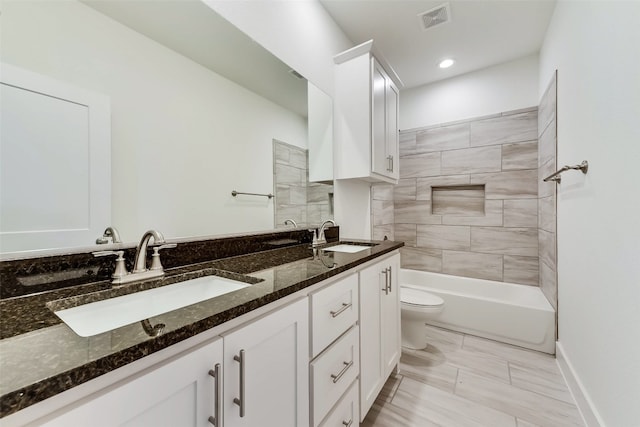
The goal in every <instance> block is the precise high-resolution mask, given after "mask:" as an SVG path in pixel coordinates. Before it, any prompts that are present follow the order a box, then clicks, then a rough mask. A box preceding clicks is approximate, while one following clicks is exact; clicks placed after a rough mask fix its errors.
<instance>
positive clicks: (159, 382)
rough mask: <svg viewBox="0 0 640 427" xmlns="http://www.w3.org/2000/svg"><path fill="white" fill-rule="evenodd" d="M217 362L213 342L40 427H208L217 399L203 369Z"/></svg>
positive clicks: (219, 343)
mask: <svg viewBox="0 0 640 427" xmlns="http://www.w3.org/2000/svg"><path fill="white" fill-rule="evenodd" d="M221 362H222V340H221V339H217V340H216V341H213V342H211V343H209V344H207V345H205V346H203V347H201V348H199V349H197V350H194V351H193V352H191V353H188V354H187V355H185V356H182V357H179V358H177V359H175V360H173V361H171V362H169V363H167V364H165V365H162V366H160V367H158V368H155V369H152V370H151V371H150V372H148V373H144V374H143V375H141V376H139V377H137V378H135V379H133V380H131V381H128V382H126V383H124V384H122V385H119V386H116V387H115V388H113V389H111V390H109V391H107V392H106V393H101V394H100V395H99V396H97V397H95V398H93V399H92V400H90V401H88V402H87V403H84V404H82V405H81V406H78V407H76V408H74V409H72V410H70V411H68V412H66V413H64V414H63V415H60V416H58V417H57V418H55V419H53V420H50V421H49V422H46V423H44V424H43V425H44V426H48V427H52V426H65V427H68V426H104V427H113V426H122V427H125V426H126V427H147V426H149V427H158V426H166V427H175V426H181V427H182V426H184V427H188V426H193V427H211V425H212V424H211V423H210V422H209V417H214V416H215V407H216V405H215V399H218V398H219V397H220V396H218V395H217V391H216V390H215V384H216V380H215V379H214V378H213V377H212V376H211V375H209V370H214V369H215V367H216V365H218V366H219V364H220V363H221ZM219 372H221V370H219ZM218 384H220V385H221V384H222V378H221V377H219V378H218ZM218 390H220V389H218ZM218 425H221V424H218Z"/></svg>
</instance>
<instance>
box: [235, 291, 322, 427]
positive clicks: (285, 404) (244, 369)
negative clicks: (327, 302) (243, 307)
mask: <svg viewBox="0 0 640 427" xmlns="http://www.w3.org/2000/svg"><path fill="white" fill-rule="evenodd" d="M308 304H309V303H308V300H307V298H304V299H302V300H300V301H298V302H295V303H292V304H290V305H288V306H286V307H284V308H281V309H279V310H277V311H275V312H273V313H270V314H268V315H266V316H265V317H262V318H260V319H258V320H256V321H254V322H252V323H249V324H248V325H246V326H242V327H241V328H239V329H237V330H235V331H232V332H230V333H229V334H227V335H225V336H224V377H225V381H224V426H225V427H236V426H248V427H253V426H263V427H270V426H273V427H287V426H290V427H295V426H303V425H308V424H309V358H308V355H309V319H308V311H309V310H308Z"/></svg>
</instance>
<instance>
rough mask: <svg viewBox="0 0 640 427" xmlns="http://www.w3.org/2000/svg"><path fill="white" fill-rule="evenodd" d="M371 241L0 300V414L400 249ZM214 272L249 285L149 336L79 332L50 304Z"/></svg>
mask: <svg viewBox="0 0 640 427" xmlns="http://www.w3.org/2000/svg"><path fill="white" fill-rule="evenodd" d="M362 243H375V244H376V245H375V246H372V247H371V248H370V249H365V250H362V251H360V252H356V253H342V252H322V251H320V252H319V255H318V254H316V255H315V256H314V251H313V250H312V249H311V247H310V245H309V244H302V245H296V246H289V247H286V248H281V249H272V250H266V251H262V252H257V253H252V254H247V255H240V256H234V257H229V258H222V259H216V260H214V261H208V262H200V263H196V264H191V265H187V266H180V267H174V268H169V269H167V270H166V276H165V277H163V278H161V279H154V280H149V281H146V282H140V283H137V284H130V285H125V286H121V287H118V288H116V287H112V286H111V283H110V282H109V281H108V280H101V281H97V282H94V283H88V284H83V285H79V286H75V287H70V288H64V289H58V290H53V291H47V292H42V293H37V294H34V295H27V296H21V297H16V298H8V299H3V300H0V314H1V316H2V323H1V327H0V417H4V416H6V415H9V414H12V413H14V412H17V411H19V410H20V409H23V408H26V407H28V406H30V405H33V404H35V403H37V402H40V401H42V400H44V399H46V398H48V397H51V396H54V395H56V394H58V393H60V392H63V391H65V390H68V389H70V388H72V387H74V386H77V385H79V384H82V383H84V382H86V381H89V380H91V379H93V378H96V377H98V376H100V375H103V374H106V373H108V372H110V371H112V370H114V369H117V368H119V367H122V366H124V365H126V364H128V363H131V362H133V361H135V360H138V359H140V358H142V357H144V356H147V355H149V354H151V353H154V352H157V351H159V350H162V349H163V348H166V347H169V346H171V345H172V344H175V343H177V342H180V341H182V340H185V339H187V338H190V337H192V336H195V335H197V334H198V333H201V332H204V331H206V330H208V329H210V328H212V327H214V326H217V325H220V324H222V323H224V322H226V321H229V320H231V319H233V318H236V317H238V316H241V315H243V314H246V313H248V312H250V311H252V310H254V309H256V308H259V307H262V306H264V305H266V304H269V303H271V302H274V301H276V300H278V299H280V298H283V297H285V296H287V295H290V294H293V293H295V292H297V291H299V290H302V289H304V288H306V287H308V286H311V285H313V284H316V283H318V282H320V281H322V280H325V279H328V278H330V277H332V276H335V275H337V274H339V273H341V272H344V271H346V270H349V269H351V268H353V267H356V266H358V265H360V264H363V263H365V262H367V261H369V260H372V259H374V258H376V257H378V256H380V255H383V254H386V253H389V252H391V251H393V250H395V249H398V248H400V247H401V246H402V245H403V244H402V243H398V242H391V241H383V242H380V241H378V242H364V241H363V242H362ZM206 275H219V276H223V277H227V278H231V279H235V280H239V281H243V282H246V283H249V284H250V286H248V287H246V288H243V289H240V290H237V291H233V292H231V293H227V294H224V295H222V296H219V297H216V298H212V299H209V300H206V301H203V302H200V303H197V304H193V305H189V306H187V307H184V308H181V309H178V310H174V311H171V312H168V313H165V314H162V315H158V316H154V317H153V318H151V319H149V321H150V322H151V324H152V325H155V324H159V323H162V324H164V325H165V328H164V331H163V333H162V334H161V335H159V336H157V337H151V336H149V335H148V334H147V333H146V332H145V330H144V328H143V326H142V325H141V322H136V323H134V324H130V325H127V326H123V327H121V328H117V329H114V330H111V331H109V332H105V333H102V334H99V335H95V336H91V337H87V338H83V337H80V336H78V335H76V334H75V333H74V332H73V331H72V330H71V329H70V328H69V327H68V326H67V325H66V324H64V323H63V322H62V321H61V320H60V319H59V318H58V317H57V316H56V315H55V314H54V313H53V310H55V309H61V308H68V307H72V306H75V305H80V304H85V303H88V302H92V301H98V300H101V299H106V298H111V297H115V296H120V295H124V294H127V293H131V292H135V291H139V290H144V289H150V288H153V287H158V286H164V285H168V284H171V283H175V282H180V281H184V280H189V279H192V278H196V277H201V276H206Z"/></svg>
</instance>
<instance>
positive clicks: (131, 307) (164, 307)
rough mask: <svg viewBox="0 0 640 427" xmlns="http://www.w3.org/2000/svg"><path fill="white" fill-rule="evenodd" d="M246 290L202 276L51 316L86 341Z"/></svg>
mask: <svg viewBox="0 0 640 427" xmlns="http://www.w3.org/2000/svg"><path fill="white" fill-rule="evenodd" d="M248 286H250V285H249V284H247V283H243V282H237V281H235V280H230V279H225V278H222V277H218V276H205V277H199V278H197V279H192V280H187V281H184V282H179V283H174V284H172V285H167V286H161V287H159V288H154V289H149V290H147V291H141V292H135V293H132V294H128V295H123V296H120V297H116V298H109V299H106V300H102V301H97V302H92V303H89V304H84V305H79V306H77V307H73V308H68V309H65V310H59V311H55V312H54V313H55V314H56V315H57V316H58V317H59V318H60V319H62V321H63V322H64V323H66V324H67V326H69V327H70V328H71V329H73V331H74V332H75V333H76V334H78V335H80V336H81V337H90V336H93V335H98V334H101V333H103V332H107V331H111V330H113V329H116V328H119V327H121V326H125V325H129V324H131V323H135V322H138V321H140V320H144V319H148V318H149V317H152V316H157V315H159V314H162V313H167V312H169V311H173V310H177V309H179V308H182V307H186V306H188V305H191V304H195V303H198V302H201V301H205V300H208V299H210V298H214V297H217V296H220V295H223V294H226V293H229V292H232V291H235V290H237V289H242V288H246V287H248Z"/></svg>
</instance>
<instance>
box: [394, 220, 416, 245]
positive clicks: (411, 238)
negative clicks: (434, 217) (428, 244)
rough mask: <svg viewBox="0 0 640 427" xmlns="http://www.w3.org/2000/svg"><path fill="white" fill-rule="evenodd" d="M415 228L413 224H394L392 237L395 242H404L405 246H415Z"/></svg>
mask: <svg viewBox="0 0 640 427" xmlns="http://www.w3.org/2000/svg"><path fill="white" fill-rule="evenodd" d="M416 230H417V226H416V225H415V224H397V223H396V224H395V227H394V236H395V239H394V240H396V241H399V242H404V244H405V246H415V245H416V241H417V231H416Z"/></svg>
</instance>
